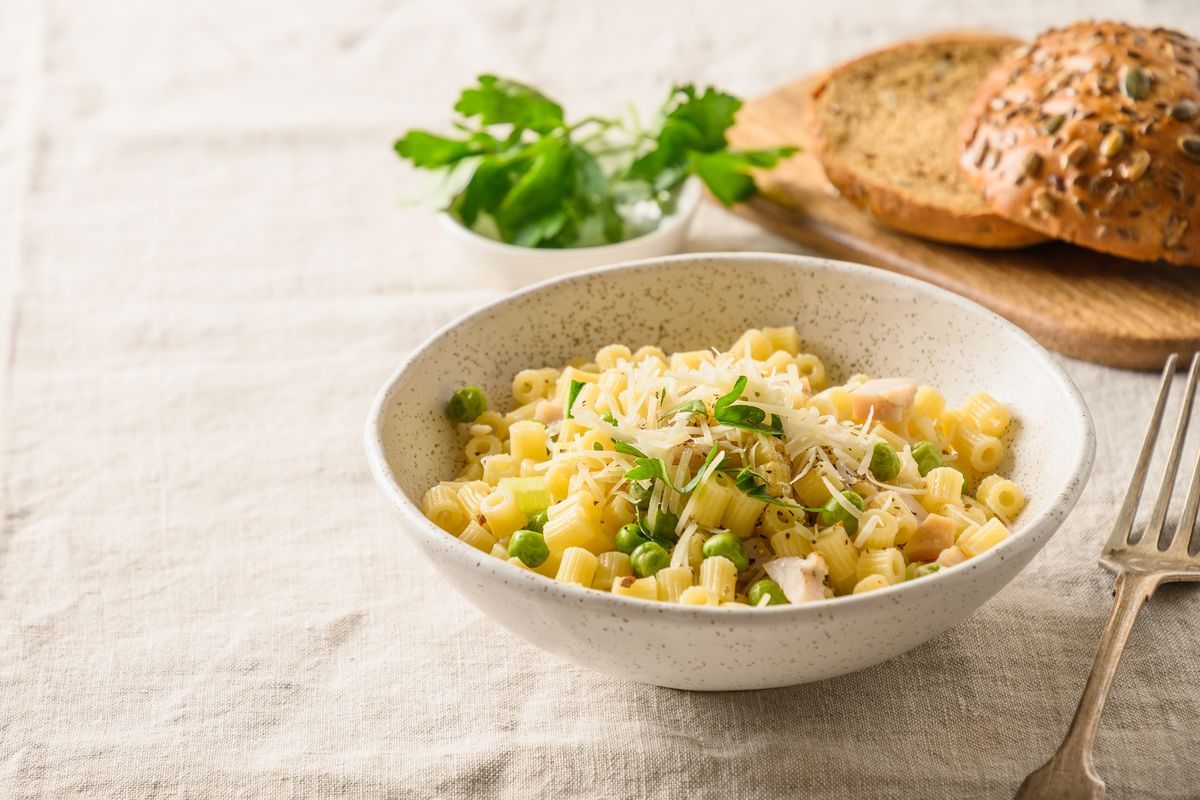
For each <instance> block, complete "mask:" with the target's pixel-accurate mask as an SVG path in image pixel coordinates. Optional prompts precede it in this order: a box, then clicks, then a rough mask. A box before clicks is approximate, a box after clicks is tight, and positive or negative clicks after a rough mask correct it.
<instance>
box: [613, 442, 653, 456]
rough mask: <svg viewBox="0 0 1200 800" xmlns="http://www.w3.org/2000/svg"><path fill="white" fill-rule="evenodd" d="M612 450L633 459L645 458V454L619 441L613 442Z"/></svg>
mask: <svg viewBox="0 0 1200 800" xmlns="http://www.w3.org/2000/svg"><path fill="white" fill-rule="evenodd" d="M613 449H614V450H616V451H617V452H618V453H622V454H624V455H627V456H633V457H634V458H646V454H645V453H643V452H642V451H641V450H638V449H637V448H636V447H634V446H633V445H631V444H628V443H626V442H622V441H621V440H620V439H614V440H613Z"/></svg>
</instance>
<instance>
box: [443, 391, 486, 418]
mask: <svg viewBox="0 0 1200 800" xmlns="http://www.w3.org/2000/svg"><path fill="white" fill-rule="evenodd" d="M485 411H487V398H486V397H484V396H483V389H480V388H479V387H478V386H464V387H463V388H461V389H459V390H458V391H457V392H455V393H454V394H453V395H451V397H450V402H449V403H447V404H446V416H448V417H450V419H452V420H454V421H455V422H474V421H475V420H476V419H478V418H479V415H480V414H482V413H483V412H485Z"/></svg>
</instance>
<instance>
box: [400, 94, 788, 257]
mask: <svg viewBox="0 0 1200 800" xmlns="http://www.w3.org/2000/svg"><path fill="white" fill-rule="evenodd" d="M741 104H742V103H741V101H740V100H738V99H737V98H736V97H733V96H732V95H729V94H725V93H724V92H721V91H718V90H717V89H714V88H712V87H708V88H706V89H704V91H703V92H698V91H697V90H696V88H695V87H694V86H692V85H690V84H689V85H685V86H676V87H674V88H673V89H672V90H671V93H670V95H669V96H668V97H667V101H666V102H665V103H664V104H663V107H662V109H661V111H660V113H659V114H658V119H657V121H656V123H655V124H654V126H653V127H651V128H650V129H648V130H641V129H638V128H636V127H635V126H634V125H631V124H627V123H625V122H622V121H620V120H615V119H606V118H603V117H586V118H584V119H582V120H580V121H578V122H575V123H568V122H567V121H566V119H565V117H564V115H563V109H562V106H560V105H559V104H558V103H556V102H554V101H553V100H551V99H549V98H547V97H546V96H545V95H543V94H541V93H540V92H538V91H537V90H536V89H533V88H532V87H529V86H526V85H524V84H521V83H518V82H516V81H512V80H507V79H504V78H497V77H495V76H492V75H482V76H480V77H479V82H478V84H477V85H476V86H473V87H471V88H469V89H466V90H464V91H463V92H462V94H461V95H460V96H459V99H458V102H457V103H455V105H454V110H455V111H457V112H458V114H459V115H460V118H459V119H456V120H455V121H454V127H455V129H456V130H457V131H458V133H457V135H455V136H441V135H438V134H434V133H429V132H427V131H420V130H413V131H409V132H408V133H407V134H405V135H404V137H403V138H401V139H400V140H398V141H397V142H396V152H397V153H398V154H399V155H400V157H401V158H404V159H407V160H408V161H411V162H412V163H413V165H414V166H416V167H419V168H422V169H428V170H438V171H442V172H443V173H445V174H446V175H447V176H448V177H449V179H450V181H451V184H452V189H451V191H452V199H451V200H450V202H449V206H448V208H447V210H448V211H449V212H450V213H451V214H453V215H454V216H455V217H457V218H458V219H459V220H460V221H461V222H462V223H463V224H464V225H466V226H467V227H468V228H472V229H474V230H478V231H483V232H486V233H489V234H490V235H492V236H493V237H494V238H497V239H499V240H501V241H504V242H508V243H510V244H516V245H521V246H525V247H580V246H586V245H592V244H604V243H610V242H618V241H622V240H624V239H628V238H632V237H633V236H636V235H638V234H639V233H642V232H644V229H639V226H638V222H637V221H636V220H635V219H633V218H632V216H631V215H630V214H629V213H628V211H629V209H631V208H632V207H633V206H634V205H635V204H638V203H643V202H647V201H648V202H652V203H655V204H657V206H658V211H659V214H660V215H666V214H669V213H671V211H672V210H673V208H674V203H675V201H676V199H677V196H678V191H679V188H680V187H681V186H682V185H683V182H684V181H685V180H686V179H687V178H688V176H690V175H696V176H698V177H699V178H700V180H702V181H703V182H704V184H705V185H706V186H707V187H708V189H709V190H710V191H711V192H712V193H713V195H714V196H716V198H717V199H718V200H720V201H721V202H722V203H724V204H725V205H727V206H729V205H732V204H733V203H736V202H739V201H742V200H745V199H746V198H747V197H749V196H750V195H752V194H754V192H755V188H756V187H755V185H754V179H753V178H752V177H751V175H750V170H752V169H757V168H764V167H772V166H774V165H775V164H776V163H777V162H778V161H779V160H780V159H781V158H784V157H786V156H789V155H791V154H792V153H794V152H796V148H794V147H779V148H774V149H769V150H734V149H731V148H730V147H729V142H728V140H727V139H726V138H725V132H726V131H727V130H728V129H729V127H730V126H731V125H732V124H733V118H734V114H735V113H736V112H737V110H738V108H739V107H740V106H741ZM623 211H624V212H626V213H624V214H623V213H622V212H623Z"/></svg>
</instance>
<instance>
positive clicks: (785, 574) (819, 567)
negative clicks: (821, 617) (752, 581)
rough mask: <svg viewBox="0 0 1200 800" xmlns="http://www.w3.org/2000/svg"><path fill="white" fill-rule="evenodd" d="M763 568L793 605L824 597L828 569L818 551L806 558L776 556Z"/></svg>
mask: <svg viewBox="0 0 1200 800" xmlns="http://www.w3.org/2000/svg"><path fill="white" fill-rule="evenodd" d="M764 569H766V571H767V575H769V576H770V578H771V580H773V581H775V582H776V583H778V584H779V588H780V589H783V594H784V596H786V597H787V599H788V602H789V603H792V604H793V605H798V604H800V603H811V602H812V601H814V600H824V599H825V576H826V575H827V574H828V573H829V570H828V568H827V567H826V566H825V557H824V556H823V555H821V554H820V553H810V554H809V555H808V557H807V558H800V557H799V556H787V557H785V558H777V559H775V560H774V561H768V562H767V563H766V564H765V565H764Z"/></svg>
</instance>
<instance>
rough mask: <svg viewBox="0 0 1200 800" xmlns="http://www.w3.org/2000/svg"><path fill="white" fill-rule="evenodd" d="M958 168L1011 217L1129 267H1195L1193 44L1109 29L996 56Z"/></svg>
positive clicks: (1197, 124) (963, 136) (1198, 128)
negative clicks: (1128, 262) (1126, 262)
mask: <svg viewBox="0 0 1200 800" xmlns="http://www.w3.org/2000/svg"><path fill="white" fill-rule="evenodd" d="M959 147H960V160H959V165H960V167H961V168H962V170H963V171H964V173H965V174H966V176H967V178H968V179H969V180H970V181H971V182H972V183H973V184H974V185H975V186H977V187H979V189H980V190H981V191H982V192H983V194H984V197H985V198H986V199H987V201H988V203H989V205H991V207H992V208H993V209H994V210H995V211H996V212H997V213H998V214H1001V215H1003V216H1004V217H1006V218H1007V219H1010V220H1013V221H1015V222H1019V223H1020V224H1022V225H1026V226H1028V227H1030V228H1033V229H1035V230H1038V231H1041V232H1042V233H1044V234H1046V235H1048V236H1052V237H1054V238H1056V239H1063V240H1065V241H1068V242H1072V243H1074V244H1078V245H1082V246H1084V247H1088V248H1091V249H1094V250H1099V251H1102V252H1105V253H1112V254H1114V255H1118V256H1123V257H1125V258H1131V259H1136V260H1139V261H1157V260H1164V261H1169V262H1172V263H1176V264H1189V265H1194V266H1196V265H1200V205H1198V204H1197V195H1198V194H1200V44H1198V43H1197V42H1196V40H1195V39H1192V38H1190V37H1188V36H1185V35H1184V34H1181V33H1177V32H1175V31H1170V30H1167V29H1163V28H1154V29H1150V28H1138V27H1132V26H1129V25H1124V24H1120V23H1113V22H1100V23H1096V22H1086V23H1078V24H1075V25H1072V26H1069V27H1067V28H1064V29H1056V30H1050V31H1047V32H1045V33H1043V34H1042V35H1040V36H1038V37H1037V38H1036V39H1035V40H1034V41H1033V42H1031V43H1030V44H1029V45H1025V46H1023V47H1020V48H1017V49H1016V50H1014V51H1012V52H1011V53H1009V54H1008V55H1007V56H1005V58H1004V59H1002V61H1001V62H1000V63H999V64H998V65H997V66H996V67H995V69H993V70H992V72H991V73H990V74H989V75H988V77H987V78H986V79H985V80H984V82H983V83H982V84H981V85H980V88H979V92H978V93H977V95H976V97H975V99H974V101H973V102H972V103H971V106H970V108H969V109H968V112H967V115H966V118H965V119H964V121H963V126H962V128H961V130H960V133H959Z"/></svg>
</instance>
